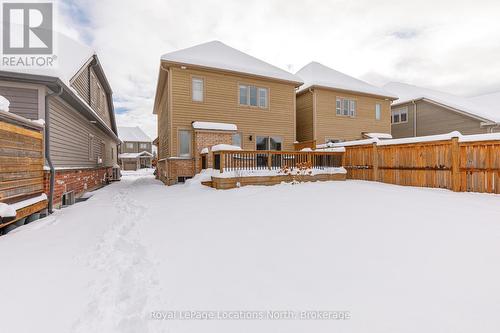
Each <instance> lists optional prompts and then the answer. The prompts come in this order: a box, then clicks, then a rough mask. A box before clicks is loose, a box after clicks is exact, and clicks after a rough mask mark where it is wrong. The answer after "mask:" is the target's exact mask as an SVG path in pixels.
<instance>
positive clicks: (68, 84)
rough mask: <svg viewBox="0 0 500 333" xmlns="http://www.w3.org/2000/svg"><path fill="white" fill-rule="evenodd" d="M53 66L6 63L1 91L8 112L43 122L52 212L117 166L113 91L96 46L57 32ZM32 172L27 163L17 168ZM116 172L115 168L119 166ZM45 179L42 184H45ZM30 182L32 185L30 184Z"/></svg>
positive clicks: (101, 180)
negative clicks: (6, 103) (55, 207)
mask: <svg viewBox="0 0 500 333" xmlns="http://www.w3.org/2000/svg"><path fill="white" fill-rule="evenodd" d="M57 40H58V43H57V47H56V48H55V55H56V56H57V58H56V59H57V60H56V63H54V64H53V66H52V67H36V66H32V67H22V66H10V67H6V66H3V67H2V68H1V70H0V95H3V96H5V97H6V98H7V99H8V100H9V102H10V112H11V113H14V114H16V115H19V116H22V117H24V118H26V119H30V120H39V119H41V120H43V122H44V123H45V140H44V142H45V147H44V154H45V156H44V157H45V161H46V163H45V169H46V170H45V171H44V172H43V173H38V172H37V173H32V174H31V176H30V177H31V179H40V178H44V182H45V186H44V187H43V188H42V187H40V188H36V189H34V190H33V191H35V192H36V191H40V192H43V191H45V192H46V193H47V194H48V198H49V203H48V204H49V210H50V209H52V206H53V205H55V206H57V205H60V204H63V205H67V204H71V203H72V202H74V200H75V198H77V197H78V196H80V195H81V194H83V193H84V192H86V191H89V190H92V189H95V188H98V187H100V186H102V185H103V184H104V183H105V182H106V181H107V180H109V179H110V178H111V177H112V175H113V174H114V175H116V174H118V172H116V171H115V172H113V170H112V169H113V167H117V146H118V143H119V142H120V140H119V139H118V136H117V131H116V124H115V116H114V111H113V100H112V90H111V87H110V85H109V83H108V80H107V79H106V75H105V74H104V69H103V67H102V65H101V62H100V61H99V58H98V57H97V54H96V53H95V52H94V50H92V49H90V48H88V47H87V46H85V45H82V44H81V43H79V42H77V41H74V40H72V39H71V38H69V37H66V36H64V35H62V34H58V35H57ZM23 168H25V170H27V171H29V170H30V166H29V165H19V169H23ZM116 170H117V169H116ZM41 183H43V182H41ZM27 184H28V183H27Z"/></svg>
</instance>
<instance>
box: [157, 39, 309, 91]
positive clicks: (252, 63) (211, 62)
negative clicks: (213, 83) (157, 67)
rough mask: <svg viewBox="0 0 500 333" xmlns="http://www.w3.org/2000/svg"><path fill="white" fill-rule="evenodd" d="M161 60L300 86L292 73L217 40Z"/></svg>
mask: <svg viewBox="0 0 500 333" xmlns="http://www.w3.org/2000/svg"><path fill="white" fill-rule="evenodd" d="M161 60H162V61H166V62H172V63H177V64H183V65H196V66H202V67H209V68H217V69H222V70H226V71H231V72H236V73H244V74H251V75H256V76H261V77H266V78H272V79H277V80H282V81H289V82H292V83H295V84H296V85H297V86H298V85H300V84H302V81H301V80H300V78H298V77H297V76H295V75H293V74H292V73H289V72H287V71H285V70H283V69H281V68H278V67H276V66H273V65H271V64H268V63H267V62H264V61H262V60H260V59H257V58H255V57H252V56H251V55H248V54H246V53H244V52H241V51H239V50H237V49H234V48H232V47H230V46H228V45H226V44H224V43H222V42H220V41H217V40H215V41H211V42H207V43H203V44H199V45H196V46H192V47H188V48H186V49H182V50H179V51H174V52H171V53H167V54H164V55H163V56H162V57H161Z"/></svg>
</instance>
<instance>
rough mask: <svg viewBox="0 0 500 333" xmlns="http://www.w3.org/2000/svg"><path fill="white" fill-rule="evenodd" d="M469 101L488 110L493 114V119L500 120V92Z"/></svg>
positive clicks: (475, 97)
mask: <svg viewBox="0 0 500 333" xmlns="http://www.w3.org/2000/svg"><path fill="white" fill-rule="evenodd" d="M469 100H470V101H472V102H474V103H477V104H478V105H480V106H482V107H483V108H485V110H488V112H490V113H491V115H490V117H491V118H493V119H498V120H497V121H499V120H500V119H499V118H500V91H497V92H494V93H490V94H485V95H479V96H474V97H469Z"/></svg>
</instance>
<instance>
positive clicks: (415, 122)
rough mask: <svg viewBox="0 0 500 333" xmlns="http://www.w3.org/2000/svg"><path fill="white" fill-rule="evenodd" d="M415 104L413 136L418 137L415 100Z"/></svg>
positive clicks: (414, 104)
mask: <svg viewBox="0 0 500 333" xmlns="http://www.w3.org/2000/svg"><path fill="white" fill-rule="evenodd" d="M411 102H412V103H413V136H414V137H416V136H417V103H415V100H413V101H411Z"/></svg>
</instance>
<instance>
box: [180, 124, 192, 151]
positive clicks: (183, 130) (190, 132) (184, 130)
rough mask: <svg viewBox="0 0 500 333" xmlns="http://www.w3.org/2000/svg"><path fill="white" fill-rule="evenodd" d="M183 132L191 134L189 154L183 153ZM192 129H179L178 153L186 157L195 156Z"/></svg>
mask: <svg viewBox="0 0 500 333" xmlns="http://www.w3.org/2000/svg"><path fill="white" fill-rule="evenodd" d="M181 132H188V133H189V135H190V140H189V153H188V154H181ZM192 135H193V133H192V131H190V130H188V129H179V130H178V131H177V155H178V156H179V157H185V158H188V157H191V156H193V138H192Z"/></svg>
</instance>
